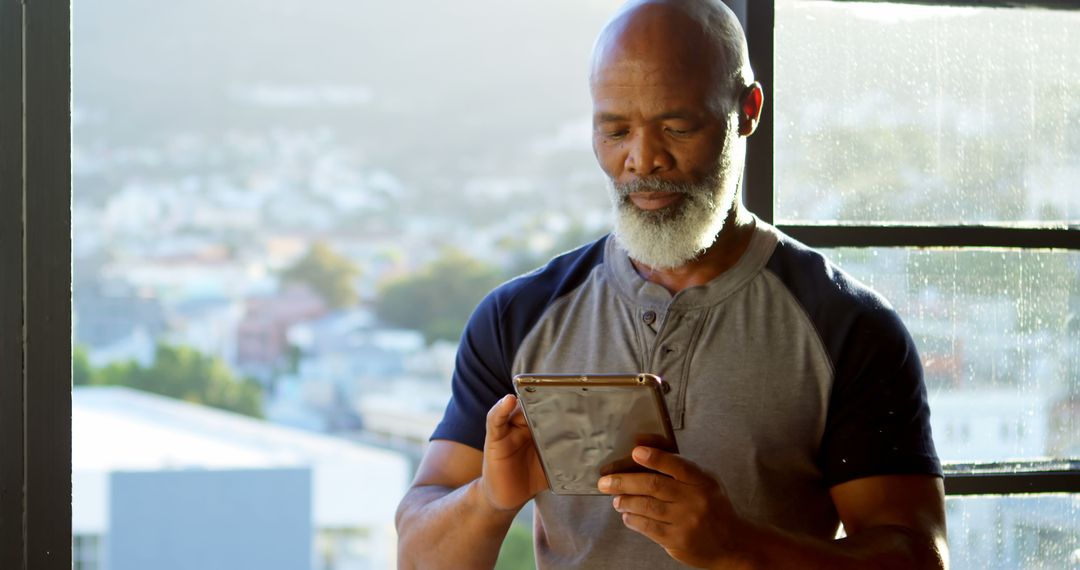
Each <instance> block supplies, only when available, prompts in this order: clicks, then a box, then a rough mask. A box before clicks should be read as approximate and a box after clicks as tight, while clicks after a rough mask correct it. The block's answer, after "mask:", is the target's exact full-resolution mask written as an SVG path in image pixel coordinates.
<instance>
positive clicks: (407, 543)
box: [396, 479, 517, 569]
mask: <svg viewBox="0 0 1080 570" xmlns="http://www.w3.org/2000/svg"><path fill="white" fill-rule="evenodd" d="M515 514H517V513H516V511H498V510H495V509H493V508H492V507H491V506H490V505H489V504H488V503H487V501H486V500H485V499H484V496H483V491H482V490H481V488H480V480H479V479H475V480H473V481H472V482H470V483H468V484H466V485H463V486H461V487H458V488H457V489H450V488H448V487H439V486H433V485H432V486H421V487H415V488H413V489H411V490H410V491H409V493H408V494H407V495H406V497H405V498H404V499H403V500H402V502H401V506H400V507H399V508H398V514H397V521H396V523H397V531H398V567H399V568H403V569H412V568H425V569H426V568H492V567H494V566H495V561H496V559H497V558H498V556H499V548H500V547H501V546H502V542H503V539H504V538H505V537H506V531H507V530H508V529H509V528H510V524H511V523H512V522H513V520H514V515H515Z"/></svg>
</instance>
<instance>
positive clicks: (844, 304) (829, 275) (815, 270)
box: [766, 232, 908, 357]
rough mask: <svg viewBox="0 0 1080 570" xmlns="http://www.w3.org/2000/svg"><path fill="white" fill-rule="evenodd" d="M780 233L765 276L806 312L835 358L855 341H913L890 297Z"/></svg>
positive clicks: (817, 252)
mask: <svg viewBox="0 0 1080 570" xmlns="http://www.w3.org/2000/svg"><path fill="white" fill-rule="evenodd" d="M777 233H778V234H779V239H778V243H777V246H776V249H775V251H774V252H773V255H772V257H771V258H770V259H769V261H768V263H767V264H766V270H767V271H769V272H770V273H772V274H773V275H774V276H776V278H777V279H778V280H779V281H780V282H781V283H782V284H783V286H784V288H785V289H787V291H788V292H789V293H790V294H791V295H792V297H794V299H795V300H796V301H797V302H798V303H799V304H800V305H801V306H802V307H803V309H804V310H805V311H806V313H807V316H808V317H809V319H810V321H811V322H812V324H813V326H814V328H815V329H817V331H818V334H819V335H820V336H821V337H822V340H823V341H825V344H826V345H827V346H828V348H829V351H830V352H831V353H833V354H834V357H835V356H836V354H835V353H836V351H837V350H838V349H839V348H840V346H842V345H848V342H849V341H851V340H852V339H857V338H863V339H866V340H868V341H869V340H870V339H871V338H881V337H891V338H894V339H897V338H906V337H908V333H907V329H906V327H904V324H903V322H902V321H901V320H900V317H899V315H898V314H897V312H896V310H895V309H894V308H893V306H892V305H891V304H890V303H889V301H888V300H886V299H885V297H883V296H882V295H881V294H879V293H878V292H877V291H875V290H873V289H872V288H870V287H869V286H868V285H866V284H864V283H862V282H861V281H859V280H858V279H857V278H855V277H853V276H852V275H850V274H849V273H847V272H846V271H844V270H842V269H840V268H839V267H838V266H837V265H836V264H834V263H833V262H832V261H830V260H829V259H828V258H827V257H826V256H825V255H824V254H822V253H821V252H819V251H817V250H815V249H813V248H811V247H808V246H806V245H805V244H803V243H801V242H799V241H798V240H795V239H793V238H791V237H790V236H787V235H785V234H782V233H780V232H777ZM853 332H857V333H858V334H854V335H853V334H852V333H853ZM905 342H906V341H905Z"/></svg>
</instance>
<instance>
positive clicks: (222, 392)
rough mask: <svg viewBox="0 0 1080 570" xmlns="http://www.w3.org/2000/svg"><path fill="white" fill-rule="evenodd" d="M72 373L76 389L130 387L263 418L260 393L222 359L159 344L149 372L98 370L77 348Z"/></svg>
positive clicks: (124, 365) (132, 366) (133, 366)
mask: <svg viewBox="0 0 1080 570" xmlns="http://www.w3.org/2000/svg"><path fill="white" fill-rule="evenodd" d="M71 368H72V370H71V372H72V383H73V384H75V385H76V386H127V387H129V388H135V389H136V390H142V391H144V392H151V393H154V394H160V395H162V396H168V397H170V398H176V399H179V400H184V401H187V402H193V403H198V404H204V405H207V406H210V407H213V408H220V409H222V410H229V411H232V412H236V413H240V414H244V415H246V416H251V417H255V418H261V417H262V390H261V389H260V388H259V385H258V384H257V383H255V381H254V380H250V379H246V378H237V377H236V376H234V375H233V373H232V372H231V371H230V370H229V368H228V367H227V366H226V365H225V363H224V362H222V361H221V359H218V358H214V357H212V356H207V355H205V354H202V353H200V352H198V351H196V350H194V349H192V348H189V347H185V346H169V345H166V344H160V345H158V347H157V351H156V352H155V354H154V363H153V364H152V365H150V366H149V367H143V366H142V365H141V364H139V363H138V362H136V361H134V360H131V361H127V362H117V363H113V364H109V365H107V366H105V367H103V368H96V369H95V368H93V367H92V366H91V365H90V361H89V359H88V358H87V354H86V349H85V348H83V347H76V348H75V350H74V351H73V353H72V355H71Z"/></svg>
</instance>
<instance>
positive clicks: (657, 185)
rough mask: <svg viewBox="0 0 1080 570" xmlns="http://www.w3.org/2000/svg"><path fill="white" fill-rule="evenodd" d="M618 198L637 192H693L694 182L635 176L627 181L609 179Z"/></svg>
mask: <svg viewBox="0 0 1080 570" xmlns="http://www.w3.org/2000/svg"><path fill="white" fill-rule="evenodd" d="M611 185H612V187H613V188H615V192H616V193H617V194H618V195H619V197H620V198H627V197H629V196H630V194H635V193H637V192H671V193H673V194H694V193H695V190H696V188H695V186H696V185H695V184H693V183H690V182H672V181H671V180H663V179H661V178H635V179H633V180H631V181H629V182H615V181H614V180H612V181H611Z"/></svg>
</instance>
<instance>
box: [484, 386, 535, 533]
mask: <svg viewBox="0 0 1080 570" xmlns="http://www.w3.org/2000/svg"><path fill="white" fill-rule="evenodd" d="M480 482H481V485H482V487H483V490H484V497H485V498H486V499H487V500H488V503H490V504H491V506H492V507H493V508H495V509H496V510H500V511H515V512H516V511H517V510H519V509H520V508H521V507H522V506H523V505H525V503H527V502H529V499H532V498H533V497H534V496H536V494H537V493H539V492H540V491H543V490H544V489H547V488H548V483H547V478H546V477H545V476H544V469H543V468H542V467H541V466H540V458H539V457H538V456H537V453H536V446H535V445H533V440H532V434H531V433H530V432H529V426H528V424H527V423H526V422H525V414H524V412H522V411H521V406H520V405H519V404H518V401H517V397H516V396H514V395H513V394H507V395H506V396H504V397H503V398H502V399H501V400H499V401H498V402H496V403H495V405H494V406H492V407H491V409H490V410H488V415H487V435H486V437H485V439H484V467H483V474H482V476H481V478H480Z"/></svg>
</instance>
